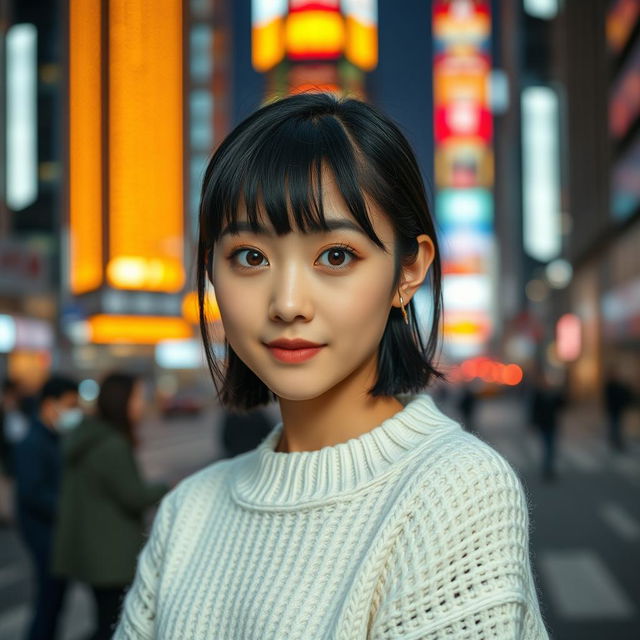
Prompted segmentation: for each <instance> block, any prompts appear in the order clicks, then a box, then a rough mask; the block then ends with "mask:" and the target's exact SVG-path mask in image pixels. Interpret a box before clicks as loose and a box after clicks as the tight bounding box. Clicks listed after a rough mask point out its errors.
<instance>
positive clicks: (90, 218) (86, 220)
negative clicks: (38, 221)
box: [69, 0, 103, 294]
mask: <svg viewBox="0 0 640 640" xmlns="http://www.w3.org/2000/svg"><path fill="white" fill-rule="evenodd" d="M100 5H101V0H86V1H84V2H70V3H69V271H70V273H69V277H70V285H71V291H72V293H74V294H81V293H86V292H87V291H92V290H94V289H97V288H98V287H99V286H100V285H101V284H102V260H103V256H102V234H103V229H102V157H103V154H102V92H101V73H100V69H101V56H102V52H101V38H100V32H101V24H100Z"/></svg>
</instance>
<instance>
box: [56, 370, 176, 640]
mask: <svg viewBox="0 0 640 640" xmlns="http://www.w3.org/2000/svg"><path fill="white" fill-rule="evenodd" d="M143 411H144V396H143V387H142V382H141V381H140V380H137V379H136V378H135V377H134V376H131V375H129V374H126V373H113V374H110V375H108V376H107V377H106V378H105V380H104V381H103V383H102V386H101V389H100V394H99V396H98V400H97V415H95V416H86V417H85V418H84V420H83V421H82V422H81V424H80V425H79V426H78V427H77V428H76V429H74V430H73V432H71V433H70V434H69V435H68V436H67V437H66V438H65V440H64V443H63V478H62V490H61V496H60V511H59V517H58V523H57V528H56V533H55V543H54V554H53V571H54V573H55V574H56V575H59V576H62V577H65V578H69V579H74V580H79V581H81V582H84V583H86V584H88V585H89V586H90V588H91V590H92V593H93V596H94V599H95V603H96V611H97V625H96V629H95V631H94V633H93V635H92V636H91V638H92V639H93V640H101V639H102V638H111V636H112V635H113V627H114V626H115V623H116V622H117V619H118V615H119V611H120V606H121V604H122V600H123V597H124V594H125V591H126V589H127V588H128V586H129V585H130V584H131V582H132V581H133V578H134V576H135V569H136V561H137V556H138V553H139V552H140V549H141V548H142V546H143V544H144V519H143V516H144V514H145V511H146V510H147V509H148V508H149V507H151V506H152V505H154V504H156V503H158V502H159V501H160V499H161V498H162V496H163V495H164V494H165V493H166V492H167V491H168V489H169V487H168V486H166V485H164V484H148V483H146V482H145V481H144V480H143V479H142V478H141V476H140V473H139V471H138V467H137V464H136V461H135V457H134V448H135V445H136V441H137V439H136V433H135V429H136V426H137V425H138V423H139V421H140V419H141V418H142V414H143Z"/></svg>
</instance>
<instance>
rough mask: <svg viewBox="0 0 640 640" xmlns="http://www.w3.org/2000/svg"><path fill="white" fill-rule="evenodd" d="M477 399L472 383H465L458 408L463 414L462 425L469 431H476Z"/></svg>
mask: <svg viewBox="0 0 640 640" xmlns="http://www.w3.org/2000/svg"><path fill="white" fill-rule="evenodd" d="M477 399H478V397H477V395H476V393H475V392H474V390H473V389H472V387H471V385H470V384H466V385H464V387H463V388H462V393H461V394H460V398H459V400H458V408H459V409H460V414H461V416H462V426H463V427H464V428H465V429H466V430H467V431H474V428H473V424H474V422H473V419H474V413H475V408H476V401H477Z"/></svg>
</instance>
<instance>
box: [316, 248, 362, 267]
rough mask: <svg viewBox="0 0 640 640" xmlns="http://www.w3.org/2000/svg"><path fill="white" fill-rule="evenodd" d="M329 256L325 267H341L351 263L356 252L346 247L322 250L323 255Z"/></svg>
mask: <svg viewBox="0 0 640 640" xmlns="http://www.w3.org/2000/svg"><path fill="white" fill-rule="evenodd" d="M325 255H326V256H327V262H326V263H323V264H324V266H325V267H331V268H340V267H344V266H346V265H348V264H350V263H351V262H352V261H353V260H354V259H355V257H356V255H355V253H354V252H353V251H351V250H350V249H347V248H346V247H331V248H330V249H327V250H326V251H323V252H322V255H321V256H320V258H322V256H325Z"/></svg>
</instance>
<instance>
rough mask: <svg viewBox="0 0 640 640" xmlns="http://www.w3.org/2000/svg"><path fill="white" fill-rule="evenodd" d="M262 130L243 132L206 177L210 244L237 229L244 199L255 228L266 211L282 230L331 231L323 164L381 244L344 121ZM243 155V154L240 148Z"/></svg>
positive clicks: (304, 121)
mask: <svg viewBox="0 0 640 640" xmlns="http://www.w3.org/2000/svg"><path fill="white" fill-rule="evenodd" d="M270 124H271V126H265V127H264V128H263V129H262V130H261V131H260V133H259V135H252V136H250V135H248V134H249V133H253V132H245V135H242V134H240V136H239V137H238V140H237V144H234V145H229V146H228V147H227V148H226V149H225V148H222V147H221V148H220V149H219V151H218V153H217V154H215V155H214V157H213V158H212V161H211V171H210V173H209V175H208V176H207V178H205V185H206V188H205V189H204V191H203V195H202V203H201V211H200V216H201V224H203V227H202V228H203V229H204V231H205V237H204V238H203V239H204V241H205V242H208V243H209V245H210V246H213V244H214V243H215V242H216V241H217V240H218V239H219V238H220V235H221V233H222V231H223V229H224V228H226V227H227V226H228V227H229V228H230V229H231V230H233V229H234V227H235V225H236V222H237V220H238V214H239V211H240V210H241V206H240V205H241V204H244V207H245V209H246V213H247V220H248V222H249V224H250V226H251V227H252V228H253V229H256V228H257V227H258V226H259V218H260V213H264V215H265V222H266V220H268V221H269V222H270V223H271V225H272V226H273V228H274V230H275V232H276V233H277V234H278V235H284V234H287V233H289V232H291V231H292V230H293V229H294V227H295V229H297V230H299V231H300V232H302V233H306V232H309V231H328V230H329V228H328V226H327V224H326V220H325V210H324V203H323V199H322V180H323V169H324V168H326V169H328V170H330V172H331V174H332V175H333V178H334V180H335V183H336V186H337V187H338V190H339V191H340V193H341V195H342V197H343V199H344V201H345V203H346V205H347V208H348V210H349V212H350V213H351V215H352V216H353V218H354V220H355V221H356V222H357V223H358V225H359V226H360V227H361V228H362V230H363V231H364V232H365V233H366V234H367V236H368V237H369V238H370V239H371V240H372V242H374V243H375V244H376V245H377V246H378V247H380V248H381V249H383V250H386V249H385V247H384V244H383V243H382V241H381V240H380V238H379V237H378V236H377V235H376V233H375V231H374V229H373V226H372V224H371V220H370V218H369V215H368V212H367V206H366V202H365V193H364V192H363V190H362V188H361V186H360V185H361V184H363V178H362V175H361V170H360V166H359V156H358V154H357V151H356V149H354V146H353V143H352V142H351V140H350V139H349V137H348V135H347V133H346V132H345V129H344V127H343V126H342V124H341V123H340V122H339V121H338V120H337V119H336V118H335V117H332V116H328V117H324V118H310V117H299V118H290V119H286V120H280V119H278V120H277V121H274V122H273V123H270ZM240 145H241V146H242V147H243V152H242V153H238V146H240Z"/></svg>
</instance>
